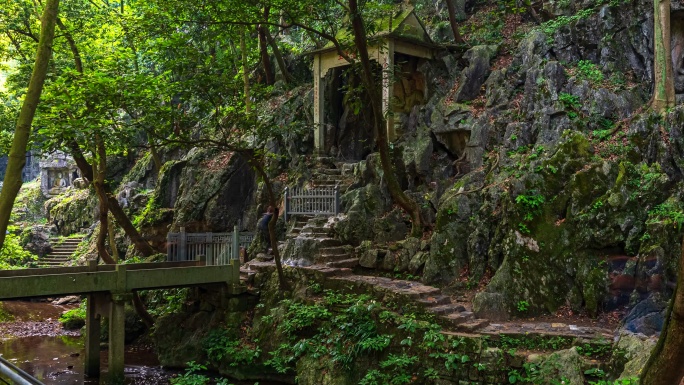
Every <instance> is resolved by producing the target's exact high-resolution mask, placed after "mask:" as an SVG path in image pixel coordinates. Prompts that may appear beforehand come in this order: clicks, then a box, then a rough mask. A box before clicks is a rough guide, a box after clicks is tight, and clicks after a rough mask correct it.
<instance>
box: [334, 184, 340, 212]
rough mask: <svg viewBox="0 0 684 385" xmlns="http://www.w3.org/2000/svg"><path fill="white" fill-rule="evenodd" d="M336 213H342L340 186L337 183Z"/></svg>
mask: <svg viewBox="0 0 684 385" xmlns="http://www.w3.org/2000/svg"><path fill="white" fill-rule="evenodd" d="M334 209H335V215H337V214H339V213H340V188H339V186H338V185H335V208H334Z"/></svg>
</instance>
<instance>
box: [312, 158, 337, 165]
mask: <svg viewBox="0 0 684 385" xmlns="http://www.w3.org/2000/svg"><path fill="white" fill-rule="evenodd" d="M336 160H337V159H335V158H333V157H332V156H318V157H316V164H317V165H318V166H326V167H330V166H334V165H335V161H336Z"/></svg>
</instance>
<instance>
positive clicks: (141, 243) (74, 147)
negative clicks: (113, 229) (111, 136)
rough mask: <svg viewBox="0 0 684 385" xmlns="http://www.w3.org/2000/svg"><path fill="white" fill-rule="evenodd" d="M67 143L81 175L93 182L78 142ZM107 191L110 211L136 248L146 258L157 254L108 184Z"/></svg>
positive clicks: (90, 171) (89, 167) (91, 172)
mask: <svg viewBox="0 0 684 385" xmlns="http://www.w3.org/2000/svg"><path fill="white" fill-rule="evenodd" d="M67 145H68V146H69V149H70V150H71V155H72V156H73V157H74V161H76V166H77V167H78V169H79V170H80V171H81V175H83V177H84V178H86V179H88V180H89V181H91V182H92V181H93V180H94V177H93V170H92V167H91V166H90V164H89V163H88V161H87V160H86V158H85V157H84V156H83V153H82V152H81V149H80V148H79V147H78V143H76V142H75V141H71V142H69V143H67ZM105 192H106V193H107V194H106V196H107V203H108V208H109V211H110V212H111V213H112V216H113V217H114V219H116V223H117V224H118V225H119V226H121V229H123V231H124V233H126V236H127V237H128V238H129V239H130V240H131V242H133V245H134V246H135V248H136V249H138V251H139V252H140V253H141V254H142V255H143V257H145V258H147V257H150V256H152V255H154V254H156V252H155V250H154V249H153V248H152V246H150V244H149V243H147V241H146V240H145V238H143V237H142V236H141V235H140V233H139V232H138V230H137V229H136V228H135V226H133V223H132V222H131V220H130V219H129V218H128V215H126V213H125V212H124V211H123V209H122V208H121V206H120V205H119V201H117V200H116V197H114V196H113V195H112V194H111V193H110V192H109V191H108V190H107V187H106V186H105Z"/></svg>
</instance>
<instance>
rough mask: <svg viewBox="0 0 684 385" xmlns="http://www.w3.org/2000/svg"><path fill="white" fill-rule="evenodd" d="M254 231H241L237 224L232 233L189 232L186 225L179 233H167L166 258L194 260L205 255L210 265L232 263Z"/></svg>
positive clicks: (170, 259)
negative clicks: (186, 230)
mask: <svg viewBox="0 0 684 385" xmlns="http://www.w3.org/2000/svg"><path fill="white" fill-rule="evenodd" d="M253 239H254V233H246V232H243V233H239V232H238V231H237V226H235V227H234V228H233V232H231V233H187V232H185V227H181V228H180V232H179V233H168V234H167V235H166V260H167V261H169V262H174V261H194V260H197V259H199V258H200V257H201V256H204V257H205V258H206V261H207V265H208V266H213V265H226V264H230V261H231V260H239V259H240V248H243V247H244V248H245V249H246V248H247V247H249V244H250V243H252V240H253Z"/></svg>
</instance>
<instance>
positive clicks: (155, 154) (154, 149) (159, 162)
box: [147, 132, 162, 172]
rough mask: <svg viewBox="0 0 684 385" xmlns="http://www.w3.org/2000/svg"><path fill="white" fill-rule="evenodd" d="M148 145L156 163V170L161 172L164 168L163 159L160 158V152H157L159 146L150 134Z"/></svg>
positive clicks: (148, 134) (148, 135)
mask: <svg viewBox="0 0 684 385" xmlns="http://www.w3.org/2000/svg"><path fill="white" fill-rule="evenodd" d="M147 143H149V144H150V154H151V155H152V160H153V161H154V168H155V169H156V170H157V172H159V171H161V168H162V159H161V156H159V151H157V144H156V143H155V141H154V138H153V137H152V135H150V133H149V132H148V133H147Z"/></svg>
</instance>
